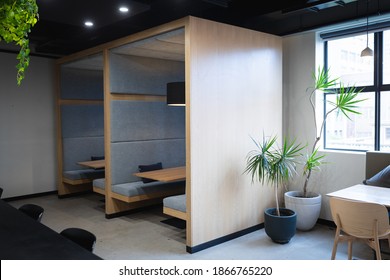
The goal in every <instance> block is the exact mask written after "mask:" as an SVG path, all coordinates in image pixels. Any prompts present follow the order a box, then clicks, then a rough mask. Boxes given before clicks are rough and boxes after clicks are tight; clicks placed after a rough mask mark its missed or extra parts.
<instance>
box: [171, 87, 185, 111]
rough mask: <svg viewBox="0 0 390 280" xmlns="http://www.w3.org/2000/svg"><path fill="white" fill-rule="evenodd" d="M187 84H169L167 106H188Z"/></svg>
mask: <svg viewBox="0 0 390 280" xmlns="http://www.w3.org/2000/svg"><path fill="white" fill-rule="evenodd" d="M185 98H186V94H185V83H184V82H173V83H168V84H167V104H168V106H185V105H186V99H185Z"/></svg>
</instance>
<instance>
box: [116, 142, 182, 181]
mask: <svg viewBox="0 0 390 280" xmlns="http://www.w3.org/2000/svg"><path fill="white" fill-rule="evenodd" d="M111 159H112V160H111V170H112V173H111V174H112V184H113V185H115V184H122V183H128V182H134V181H139V180H140V178H139V177H136V176H134V175H133V173H135V172H138V165H148V164H153V163H156V162H162V164H163V168H168V167H176V166H184V165H185V140H184V139H167V140H150V141H135V142H122V143H113V144H111Z"/></svg>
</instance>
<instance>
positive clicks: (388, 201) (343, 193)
mask: <svg viewBox="0 0 390 280" xmlns="http://www.w3.org/2000/svg"><path fill="white" fill-rule="evenodd" d="M327 196H334V197H340V198H345V199H351V200H358V201H365V202H371V203H379V204H382V205H385V206H386V207H390V188H382V187H377V186H369V185H363V184H359V185H355V186H352V187H349V188H345V189H341V190H338V191H335V192H331V193H328V194H327Z"/></svg>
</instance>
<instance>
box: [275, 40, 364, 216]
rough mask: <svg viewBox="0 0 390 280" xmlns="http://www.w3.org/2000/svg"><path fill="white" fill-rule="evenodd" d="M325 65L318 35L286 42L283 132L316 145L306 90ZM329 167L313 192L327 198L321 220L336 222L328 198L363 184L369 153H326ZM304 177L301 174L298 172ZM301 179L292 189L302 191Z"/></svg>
mask: <svg viewBox="0 0 390 280" xmlns="http://www.w3.org/2000/svg"><path fill="white" fill-rule="evenodd" d="M322 62H323V44H322V43H321V42H320V39H319V38H318V37H317V36H316V34H315V32H307V33H302V34H296V35H292V36H287V37H284V38H283V132H284V135H285V136H289V137H296V138H297V141H300V142H302V143H304V144H306V143H307V144H309V146H311V145H313V142H314V138H315V129H314V121H313V113H312V110H311V107H310V103H309V99H308V93H307V92H306V89H307V88H308V87H309V86H310V85H312V78H311V77H312V72H313V71H314V70H316V68H317V67H318V65H319V64H321V63H322ZM323 153H325V154H326V160H325V161H326V162H328V163H327V164H325V165H323V166H322V167H321V172H317V173H315V174H313V175H312V178H311V181H310V186H309V188H310V190H311V191H315V192H319V193H321V194H322V195H323V198H322V203H323V205H322V210H321V215H320V218H322V219H326V220H332V219H331V214H330V209H329V203H328V198H327V197H326V194H327V193H329V192H332V191H335V190H338V189H341V188H344V187H348V186H351V185H354V184H358V183H361V182H362V181H363V179H364V174H365V153H356V152H336V151H329V150H327V151H323ZM298 172H299V175H301V174H302V172H301V170H299V171H298ZM302 188H303V178H302V176H297V178H296V179H295V181H294V182H292V183H291V185H290V186H289V189H292V190H302Z"/></svg>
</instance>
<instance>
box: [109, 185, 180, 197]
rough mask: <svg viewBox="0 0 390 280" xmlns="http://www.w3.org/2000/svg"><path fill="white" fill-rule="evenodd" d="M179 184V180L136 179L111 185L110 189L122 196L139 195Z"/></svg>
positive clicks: (162, 190) (160, 190)
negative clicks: (146, 181)
mask: <svg viewBox="0 0 390 280" xmlns="http://www.w3.org/2000/svg"><path fill="white" fill-rule="evenodd" d="M179 184H180V182H174V183H163V182H150V183H144V182H142V181H136V182H131V183H125V184H117V185H113V186H112V188H111V190H112V192H114V193H117V194H121V195H123V196H128V197H132V196H139V195H147V194H150V193H156V192H164V191H165V190H170V189H172V188H173V187H175V186H178V185H179ZM181 184H182V183H181Z"/></svg>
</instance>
